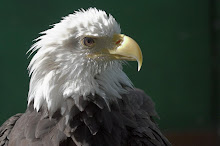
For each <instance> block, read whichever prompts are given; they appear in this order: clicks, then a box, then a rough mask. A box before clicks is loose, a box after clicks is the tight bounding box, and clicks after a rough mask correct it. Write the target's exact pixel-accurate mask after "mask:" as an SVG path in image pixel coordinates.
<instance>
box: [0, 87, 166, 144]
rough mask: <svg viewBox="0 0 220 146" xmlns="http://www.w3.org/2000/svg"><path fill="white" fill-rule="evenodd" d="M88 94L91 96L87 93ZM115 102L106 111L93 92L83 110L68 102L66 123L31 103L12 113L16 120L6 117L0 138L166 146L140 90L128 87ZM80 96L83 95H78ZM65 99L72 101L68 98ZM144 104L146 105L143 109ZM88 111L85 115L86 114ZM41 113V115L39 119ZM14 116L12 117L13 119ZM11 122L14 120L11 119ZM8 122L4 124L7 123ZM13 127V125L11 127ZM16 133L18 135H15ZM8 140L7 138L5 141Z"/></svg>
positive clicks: (19, 141) (26, 141)
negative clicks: (22, 112)
mask: <svg viewBox="0 0 220 146" xmlns="http://www.w3.org/2000/svg"><path fill="white" fill-rule="evenodd" d="M91 96H92V95H91ZM121 96H122V99H118V105H117V106H116V105H115V104H110V107H111V111H110V110H109V108H108V106H107V104H106V102H105V101H104V100H103V101H102V102H100V104H102V107H103V108H100V106H98V105H97V104H95V103H94V102H95V101H96V100H98V99H99V98H100V99H102V97H100V96H98V95H95V96H93V100H90V101H89V102H88V101H85V100H82V102H87V105H86V106H85V108H84V110H82V111H80V110H79V108H78V107H77V106H76V104H75V103H74V102H71V103H72V104H71V105H69V106H70V107H71V108H70V113H72V114H70V118H69V120H68V122H67V124H66V122H65V115H64V116H62V115H61V114H59V112H55V114H54V115H53V116H52V118H49V117H45V116H44V112H45V110H46V111H47V109H46V108H42V109H41V110H40V111H39V112H36V111H35V110H32V109H33V103H31V104H30V108H28V109H27V111H26V112H25V113H24V114H23V115H18V116H15V117H16V118H19V119H18V120H17V122H16V120H10V119H9V120H8V121H7V122H6V124H4V125H9V127H10V126H11V123H15V125H14V124H12V125H14V127H13V126H11V128H10V129H12V130H11V131H10V132H7V133H6V132H4V131H6V130H7V129H8V128H7V127H6V126H3V128H1V131H0V132H1V133H4V134H3V135H2V136H1V137H0V138H1V139H5V138H4V137H8V139H9V140H10V141H9V143H8V144H7V143H6V142H5V143H4V145H6V146H7V145H8V146H26V145H28V146H30V145H31V146H32V145H68V144H71V145H77V146H79V145H83V146H87V145H88V146H89V145H96V146H102V145H106V146H112V145H114V146H129V145H130V146H132V145H135V146H142V145H148V146H159V145H161V146H162V145H164V146H165V145H170V143H169V142H168V140H167V139H166V138H165V137H164V136H163V134H162V133H161V132H160V130H159V129H158V126H157V125H156V123H154V122H153V121H152V120H151V118H152V117H153V116H157V113H156V112H155V110H154V104H153V102H152V100H151V99H150V97H148V96H147V95H146V94H145V93H144V92H143V91H142V90H139V89H135V90H133V89H131V90H130V91H129V92H128V93H127V94H123V95H121ZM82 99H83V98H82ZM69 100H72V101H74V100H73V99H72V98H69ZM145 107H148V108H145ZM87 113H89V114H87ZM42 116H43V118H42ZM15 117H12V119H14V118H15ZM11 121H14V122H11ZM7 123H8V124H7ZM12 127H13V128H12ZM18 133H19V135H18ZM7 142H8V141H7Z"/></svg>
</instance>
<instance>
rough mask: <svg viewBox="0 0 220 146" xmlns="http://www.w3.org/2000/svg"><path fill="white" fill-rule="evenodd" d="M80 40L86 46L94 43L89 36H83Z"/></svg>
mask: <svg viewBox="0 0 220 146" xmlns="http://www.w3.org/2000/svg"><path fill="white" fill-rule="evenodd" d="M82 42H83V45H85V46H87V47H92V46H93V45H94V44H95V40H94V39H93V38H90V37H84V38H83V40H82Z"/></svg>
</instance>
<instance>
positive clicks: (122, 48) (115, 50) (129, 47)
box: [90, 34, 143, 71]
mask: <svg viewBox="0 0 220 146" xmlns="http://www.w3.org/2000/svg"><path fill="white" fill-rule="evenodd" d="M112 42H113V47H112V48H108V49H103V50H102V51H101V52H97V53H96V54H93V55H92V58H94V57H98V56H108V57H109V58H111V59H117V60H128V61H137V62H138V71H140V69H141V66H142V62H143V57H142V52H141V49H140V47H139V45H138V44H137V43H136V42H135V41H134V40H133V39H132V38H130V37H128V36H126V35H123V34H115V35H114V36H113V39H112ZM90 57H91V56H90Z"/></svg>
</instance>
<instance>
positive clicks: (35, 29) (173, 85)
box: [0, 0, 220, 131]
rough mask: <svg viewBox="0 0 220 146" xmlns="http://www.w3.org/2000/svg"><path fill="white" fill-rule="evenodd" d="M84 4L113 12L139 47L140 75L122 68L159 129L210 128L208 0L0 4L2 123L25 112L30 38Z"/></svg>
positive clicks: (130, 68) (134, 69)
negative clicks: (149, 103) (149, 102)
mask: <svg viewBox="0 0 220 146" xmlns="http://www.w3.org/2000/svg"><path fill="white" fill-rule="evenodd" d="M88 7H97V8H99V9H103V10H105V11H106V12H108V13H111V14H112V15H113V16H114V17H115V18H116V20H117V21H118V22H119V23H120V25H121V29H122V33H124V34H127V35H129V36H131V37H132V38H134V39H135V40H136V41H137V42H138V43H139V45H140V46H141V48H142V51H143V56H144V63H143V67H142V69H141V71H140V72H137V65H136V63H129V64H130V65H128V66H127V67H125V71H126V72H127V74H128V75H129V77H130V79H131V80H132V81H133V83H134V85H135V86H136V87H138V88H141V89H144V90H145V91H146V93H148V94H149V95H150V96H151V97H152V98H153V100H154V101H155V103H156V109H157V111H158V113H159V115H160V117H161V120H160V121H159V125H160V127H161V128H162V129H163V130H165V131H169V130H187V129H209V128H212V127H213V123H215V122H216V120H217V118H216V117H217V116H219V115H220V114H219V111H220V110H217V111H216V112H213V111H214V110H215V109H213V108H215V107H216V105H215V106H212V104H213V101H216V102H217V99H218V97H214V96H213V94H215V93H213V76H212V75H213V70H212V63H213V60H212V57H211V56H212V55H211V53H212V40H213V39H212V37H213V36H212V29H211V28H212V27H211V25H210V19H211V18H210V5H209V0H179V1H178V0H166V1H164V0H141V1H137V0H136V1H128V0H127V1H125V0H124V1H113V0H106V1H103V0H99V1H96V0H82V1H81V0H63V1H60V0H48V1H45V0H44V1H43V0H38V1H30V0H20V1H16V0H9V1H6V0H5V1H1V4H0V19H1V20H0V30H1V31H0V68H1V71H0V77H1V83H0V124H1V123H3V122H4V121H5V120H6V119H7V118H9V117H10V116H12V115H13V114H15V113H18V112H24V111H25V109H26V104H27V93H28V84H29V77H28V73H27V70H26V68H27V65H28V63H29V61H30V59H27V57H28V55H26V51H27V50H28V49H29V48H30V46H31V45H32V44H33V42H32V40H34V39H35V38H37V37H38V36H39V35H38V33H39V32H41V31H43V30H46V29H48V28H49V25H51V24H54V23H57V22H59V20H60V19H61V17H63V16H66V15H67V14H69V13H72V12H73V11H74V10H77V9H79V8H84V9H86V8H88ZM216 80H217V78H216ZM214 86H215V85H214ZM215 87H216V86H215ZM215 95H216V94H215ZM213 97H214V98H213ZM216 109H217V108H216ZM215 116H216V117H215Z"/></svg>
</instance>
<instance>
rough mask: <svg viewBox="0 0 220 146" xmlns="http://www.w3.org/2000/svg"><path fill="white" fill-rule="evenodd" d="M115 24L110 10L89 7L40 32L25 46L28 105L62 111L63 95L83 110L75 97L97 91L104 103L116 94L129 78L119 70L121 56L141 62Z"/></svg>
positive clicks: (122, 90) (127, 86) (134, 45)
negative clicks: (28, 59) (108, 13)
mask: <svg viewBox="0 0 220 146" xmlns="http://www.w3.org/2000/svg"><path fill="white" fill-rule="evenodd" d="M120 33H121V30H120V26H119V24H118V23H117V22H116V20H115V19H114V18H113V17H112V15H107V14H106V13H105V12H104V11H102V10H97V9H95V8H89V9H88V10H79V11H76V12H74V13H73V14H70V15H68V16H66V17H64V18H63V19H62V20H61V21H60V22H59V23H57V24H54V25H53V27H52V28H50V29H48V30H46V31H44V32H42V33H41V36H40V37H39V38H37V39H36V43H35V44H34V45H33V46H32V47H31V48H30V50H29V51H31V53H33V52H36V53H35V55H34V56H33V58H32V60H31V62H30V64H29V66H28V70H29V72H30V76H31V80H30V87H29V95H28V104H30V102H32V101H33V102H34V108H35V109H36V110H37V111H39V109H40V108H41V107H42V106H43V105H45V106H47V108H48V111H49V112H51V113H54V112H55V111H56V110H57V109H58V108H60V109H61V111H62V112H65V108H66V104H67V103H66V99H67V98H72V99H74V102H75V104H76V105H77V106H78V107H79V109H81V110H83V109H82V107H81V105H80V102H79V98H83V99H84V100H88V99H87V96H88V95H90V94H91V95H95V94H97V95H99V96H101V97H102V98H103V99H105V101H106V102H107V103H109V102H112V101H114V100H115V99H117V98H121V96H120V95H121V94H124V93H126V92H127V90H128V89H131V88H132V87H133V86H132V83H131V81H130V80H129V78H128V77H127V76H126V74H125V73H124V72H123V71H122V64H123V62H125V61H126V60H128V61H133V60H136V61H137V62H138V70H140V68H141V65H142V53H141V50H140V48H139V46H138V44H137V43H136V42H135V41H134V40H133V39H132V38H130V37H128V36H126V35H123V34H120Z"/></svg>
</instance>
